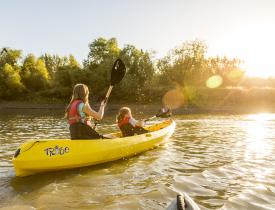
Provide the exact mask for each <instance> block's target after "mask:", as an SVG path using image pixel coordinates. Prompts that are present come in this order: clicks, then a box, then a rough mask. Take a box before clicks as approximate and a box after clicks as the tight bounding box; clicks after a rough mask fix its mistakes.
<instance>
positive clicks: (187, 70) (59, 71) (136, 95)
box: [0, 38, 274, 102]
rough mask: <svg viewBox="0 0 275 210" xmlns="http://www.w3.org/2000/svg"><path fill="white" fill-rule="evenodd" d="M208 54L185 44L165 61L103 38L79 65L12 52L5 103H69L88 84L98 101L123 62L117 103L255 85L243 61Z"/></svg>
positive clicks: (3, 79)
mask: <svg viewBox="0 0 275 210" xmlns="http://www.w3.org/2000/svg"><path fill="white" fill-rule="evenodd" d="M206 52H207V46H206V44H205V43H204V42H202V41H199V40H195V41H190V42H184V43H183V44H182V45H181V46H180V47H177V48H175V49H173V50H171V52H170V53H169V54H168V55H167V56H165V57H164V58H161V59H159V60H155V59H154V53H152V52H149V51H144V50H142V49H138V48H137V47H135V46H133V45H125V46H124V47H123V48H120V47H119V46H118V43H117V40H116V39H115V38H111V39H104V38H98V39H95V40H94V41H93V42H91V43H90V44H89V54H88V56H87V58H86V59H85V60H84V61H83V63H82V64H79V63H78V62H77V60H76V59H75V58H74V56H73V55H69V56H64V57H61V56H58V55H50V54H44V55H42V56H40V57H36V56H35V55H33V54H29V55H27V56H26V57H23V56H22V51H21V50H16V49H8V50H7V51H2V53H1V55H0V98H1V99H2V100H35V98H47V99H48V100H50V99H52V100H55V99H58V100H59V99H62V100H63V99H66V100H68V99H69V97H70V96H71V93H72V87H73V86H74V85H75V84H77V83H85V84H87V85H88V86H89V89H90V92H91V95H92V96H93V98H95V99H96V98H98V97H100V96H103V95H104V94H105V93H106V89H107V88H108V85H109V77H110V69H111V67H112V65H113V62H114V61H115V59H116V58H118V57H119V58H121V59H122V60H123V61H124V62H125V65H126V67H127V74H126V76H125V78H124V79H123V81H122V82H121V83H120V84H119V85H118V86H117V87H116V88H115V90H114V92H113V93H112V98H111V100H115V101H128V102H151V101H160V100H161V98H162V96H163V95H164V94H165V93H166V92H167V91H168V90H170V89H172V88H174V87H175V86H180V87H182V88H183V91H184V89H185V88H187V89H188V88H189V89H190V88H191V89H192V87H195V88H197V89H200V88H202V89H203V88H213V87H207V81H208V80H209V78H211V77H212V76H213V75H219V77H220V78H221V81H220V84H218V85H216V86H215V87H216V88H224V87H228V86H231V87H238V86H240V85H248V86H249V85H250V86H251V82H250V83H249V81H247V80H245V79H244V78H245V77H244V72H243V71H242V70H241V69H240V67H239V66H240V60H238V59H228V58H226V57H222V58H221V57H206ZM214 82H215V81H214ZM273 83H274V82H273V81H272V82H271V84H273ZM252 84H253V82H252ZM190 97H191V96H190ZM192 97H193V96H192Z"/></svg>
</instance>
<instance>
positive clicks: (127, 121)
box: [117, 117, 130, 128]
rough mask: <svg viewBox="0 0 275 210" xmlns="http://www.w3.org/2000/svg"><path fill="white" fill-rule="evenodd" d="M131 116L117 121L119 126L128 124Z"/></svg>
mask: <svg viewBox="0 0 275 210" xmlns="http://www.w3.org/2000/svg"><path fill="white" fill-rule="evenodd" d="M129 120H130V117H124V118H123V120H121V121H120V122H118V123H117V125H118V127H120V128H121V127H122V126H123V125H126V124H128V123H129Z"/></svg>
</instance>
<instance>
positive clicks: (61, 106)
mask: <svg viewBox="0 0 275 210" xmlns="http://www.w3.org/2000/svg"><path fill="white" fill-rule="evenodd" d="M66 105H67V104H65V103H62V102H59V103H31V102H22V101H2V102H0V114H1V113H2V114H3V113H11V112H14V113H19V112H25V113H37V112H43V113H44V112H58V113H62V112H63V110H65V107H66ZM99 105H100V104H99V103H96V104H94V106H93V108H95V109H98V107H99ZM123 106H129V107H131V109H132V110H133V112H134V113H136V114H148V115H152V114H155V113H156V112H157V111H158V109H159V108H161V107H162V104H161V103H153V104H136V103H135V104H133V103H110V104H108V105H107V108H106V114H107V115H108V114H114V113H117V112H118V110H119V109H120V108H121V107H123ZM265 112H268V113H275V107H274V106H272V105H271V104H269V105H268V104H266V103H262V104H258V105H254V106H251V105H250V106H247V105H238V106H234V105H231V106H228V105H227V106H226V105H220V106H212V107H210V106H208V107H204V108H200V107H188V106H182V107H180V108H177V109H174V110H173V114H174V115H177V114H185V115H189V114H253V113H265Z"/></svg>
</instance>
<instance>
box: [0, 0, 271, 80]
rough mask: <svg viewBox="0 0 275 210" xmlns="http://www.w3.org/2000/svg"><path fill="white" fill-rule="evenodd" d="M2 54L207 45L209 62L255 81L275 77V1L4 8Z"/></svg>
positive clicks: (1, 1)
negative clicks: (113, 44) (92, 46)
mask: <svg viewBox="0 0 275 210" xmlns="http://www.w3.org/2000/svg"><path fill="white" fill-rule="evenodd" d="M0 5H1V6H0V21H1V22H0V23H1V24H0V48H2V47H10V48H15V49H21V50H23V53H24V55H26V54H29V53H34V54H35V55H37V56H40V55H41V54H43V53H46V52H47V53H50V54H59V55H69V54H73V55H74V56H75V57H76V58H77V60H78V61H79V62H82V61H83V60H84V59H85V58H86V57H87V55H88V52H89V48H88V44H89V43H91V42H92V41H93V40H94V39H96V38H99V37H104V38H107V39H109V38H112V37H115V38H117V40H118V43H119V46H120V47H123V46H124V45H125V44H133V45H135V46H136V47H137V48H141V49H144V50H154V51H156V54H155V57H156V58H161V57H162V56H164V55H166V54H167V53H168V52H169V50H171V49H173V48H175V47H177V46H180V45H181V44H182V43H183V42H185V41H191V40H195V39H199V40H203V41H205V43H206V44H207V46H208V56H227V57H229V58H234V57H237V58H240V59H241V60H243V61H244V64H242V67H243V68H244V69H245V70H246V71H247V72H248V73H249V74H250V75H252V76H253V75H255V76H259V75H260V76H270V75H272V76H275V59H274V58H275V0H47V1H45V0H43V1H42V0H25V1H22V0H8V1H7V0H0Z"/></svg>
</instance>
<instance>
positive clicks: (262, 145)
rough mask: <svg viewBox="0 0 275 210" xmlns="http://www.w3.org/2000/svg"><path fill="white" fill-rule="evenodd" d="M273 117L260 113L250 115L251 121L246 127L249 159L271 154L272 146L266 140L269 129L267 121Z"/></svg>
mask: <svg viewBox="0 0 275 210" xmlns="http://www.w3.org/2000/svg"><path fill="white" fill-rule="evenodd" d="M272 117H273V116H272V115H271V114H268V113H260V114H253V115H248V116H247V119H248V120H251V121H249V122H248V124H247V125H246V131H247V138H246V142H245V143H246V153H245V156H246V158H247V159H252V160H254V158H259V157H265V156H267V155H269V154H270V153H271V150H270V149H269V147H270V145H269V144H268V142H267V140H266V136H267V132H269V131H268V129H267V127H266V121H267V120H270V119H271V118H272Z"/></svg>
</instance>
